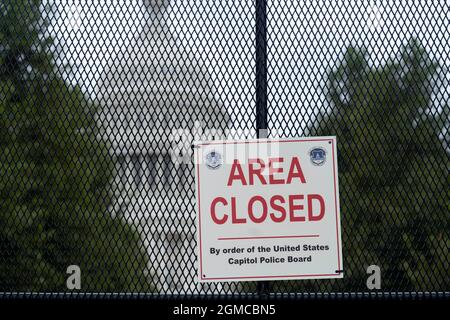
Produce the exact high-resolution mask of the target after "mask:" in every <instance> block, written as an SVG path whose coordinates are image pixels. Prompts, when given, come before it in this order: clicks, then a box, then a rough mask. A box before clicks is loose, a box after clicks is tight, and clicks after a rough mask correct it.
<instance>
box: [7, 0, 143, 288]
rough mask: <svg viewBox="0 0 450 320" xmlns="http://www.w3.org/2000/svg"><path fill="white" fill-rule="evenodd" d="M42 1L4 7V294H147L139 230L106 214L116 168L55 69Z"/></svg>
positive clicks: (79, 99)
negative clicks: (73, 284) (73, 270)
mask: <svg viewBox="0 0 450 320" xmlns="http://www.w3.org/2000/svg"><path fill="white" fill-rule="evenodd" d="M42 8H43V7H42V3H41V1H40V0H33V1H30V0H14V1H6V2H2V4H0V291H64V290H66V278H67V277H68V275H67V274H66V268H67V267H68V266H69V265H73V264H75V265H79V266H80V268H81V279H82V280H81V281H82V291H100V292H102V291H109V292H110V291H142V290H144V291H146V290H151V288H150V287H149V286H148V285H147V283H148V281H147V279H146V276H145V269H146V267H147V263H148V258H147V255H146V253H145V250H144V248H143V244H142V242H141V240H140V237H139V235H138V234H137V232H136V231H135V230H134V229H133V228H132V227H131V226H130V225H128V224H127V223H126V222H124V221H122V220H121V219H120V218H113V217H112V216H111V215H110V214H109V213H108V210H107V208H108V206H109V204H110V201H111V194H110V192H109V183H110V181H111V178H112V175H113V168H114V162H113V160H112V158H111V157H110V156H109V153H108V149H107V147H106V145H105V144H104V143H103V142H102V141H100V140H99V139H98V138H97V137H98V136H99V135H98V132H97V131H98V130H97V128H96V124H95V120H94V114H95V112H96V106H95V105H94V104H92V103H89V102H88V100H87V99H86V98H85V97H84V96H83V95H82V93H81V91H80V90H79V88H77V87H70V86H68V85H67V84H66V83H65V82H64V81H63V80H62V79H61V78H60V77H58V73H57V70H56V69H55V67H54V65H53V56H52V53H51V52H52V51H51V50H50V49H51V44H52V39H51V38H49V37H47V36H46V35H45V34H46V33H45V32H46V24H47V21H46V20H45V19H44V18H43V16H42V14H41V12H42V10H41V9H42Z"/></svg>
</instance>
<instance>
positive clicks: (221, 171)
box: [194, 137, 343, 282]
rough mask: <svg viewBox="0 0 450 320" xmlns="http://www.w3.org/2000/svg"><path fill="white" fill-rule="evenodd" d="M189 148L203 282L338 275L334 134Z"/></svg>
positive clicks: (198, 143) (339, 255) (333, 276)
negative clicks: (191, 159)
mask: <svg viewBox="0 0 450 320" xmlns="http://www.w3.org/2000/svg"><path fill="white" fill-rule="evenodd" d="M194 150H195V153H194V160H195V175H196V177H195V178H196V196H197V205H196V209H197V243H198V272H199V274H198V279H199V281H200V282H213V281H253V280H292V279H325V278H342V277H343V271H342V250H341V248H342V245H341V228H340V211H339V186H338V168H337V156H336V138H335V137H311V138H298V139H259V140H241V141H208V142H195V143H194Z"/></svg>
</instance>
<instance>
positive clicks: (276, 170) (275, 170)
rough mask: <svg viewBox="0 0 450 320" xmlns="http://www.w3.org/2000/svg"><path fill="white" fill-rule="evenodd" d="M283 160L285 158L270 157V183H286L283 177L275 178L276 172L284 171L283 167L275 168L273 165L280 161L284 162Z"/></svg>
mask: <svg viewBox="0 0 450 320" xmlns="http://www.w3.org/2000/svg"><path fill="white" fill-rule="evenodd" d="M283 160H284V159H283V158H269V183H270V184H284V180H283V179H275V178H274V176H273V175H274V174H275V173H283V168H282V167H278V168H275V167H274V166H273V164H274V163H280V162H283Z"/></svg>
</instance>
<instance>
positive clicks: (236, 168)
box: [227, 159, 247, 186]
mask: <svg viewBox="0 0 450 320" xmlns="http://www.w3.org/2000/svg"><path fill="white" fill-rule="evenodd" d="M235 171H237V173H235ZM234 180H240V181H241V183H242V185H244V186H245V185H247V181H245V176H244V172H243V171H242V167H241V164H240V163H239V160H238V159H234V161H233V164H232V166H231V170H230V176H229V177H228V184H227V185H228V186H231V185H232V184H233V181H234Z"/></svg>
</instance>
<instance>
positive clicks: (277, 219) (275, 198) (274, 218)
mask: <svg viewBox="0 0 450 320" xmlns="http://www.w3.org/2000/svg"><path fill="white" fill-rule="evenodd" d="M275 201H279V202H280V203H281V204H284V203H285V201H284V198H283V197H282V196H280V195H275V196H273V197H272V198H270V206H271V207H272V209H273V210H276V211H278V212H279V213H281V215H280V216H279V217H277V216H275V213H273V212H272V213H270V217H271V218H272V221H273V222H283V221H284V220H285V219H286V209H285V208H284V207H282V206H281V205H279V204H276V203H275Z"/></svg>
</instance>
